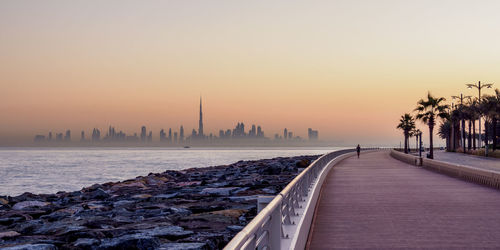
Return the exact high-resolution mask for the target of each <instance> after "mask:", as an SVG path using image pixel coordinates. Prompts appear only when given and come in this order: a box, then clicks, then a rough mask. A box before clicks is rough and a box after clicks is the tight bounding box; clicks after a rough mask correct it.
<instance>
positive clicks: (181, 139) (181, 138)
mask: <svg viewBox="0 0 500 250" xmlns="http://www.w3.org/2000/svg"><path fill="white" fill-rule="evenodd" d="M179 136H180V137H179V142H183V141H184V127H183V126H182V125H181V128H180V135H179Z"/></svg>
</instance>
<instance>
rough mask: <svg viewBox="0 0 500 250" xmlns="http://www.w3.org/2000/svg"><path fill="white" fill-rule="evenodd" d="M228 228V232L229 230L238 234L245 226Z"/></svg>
mask: <svg viewBox="0 0 500 250" xmlns="http://www.w3.org/2000/svg"><path fill="white" fill-rule="evenodd" d="M226 228H227V230H229V231H231V232H234V233H238V232H239V231H241V230H242V229H243V226H239V225H231V226H227V227H226Z"/></svg>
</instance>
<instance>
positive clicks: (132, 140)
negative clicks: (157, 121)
mask: <svg viewBox="0 0 500 250" xmlns="http://www.w3.org/2000/svg"><path fill="white" fill-rule="evenodd" d="M203 127H204V123H203V106H202V98H201V96H200V108H199V121H198V130H196V129H194V128H193V130H192V132H191V134H189V135H187V136H186V135H185V131H184V126H183V125H180V127H179V130H178V131H176V130H172V128H171V127H169V128H168V134H167V132H166V130H165V129H164V128H162V129H161V130H160V131H159V134H158V136H157V137H156V136H155V134H156V133H153V131H152V130H148V129H147V127H146V126H144V125H143V126H141V127H140V131H139V133H137V132H132V133H127V132H124V131H122V130H117V129H116V128H115V127H114V126H112V125H110V126H109V128H108V131H107V132H106V134H104V133H103V132H101V131H103V130H102V129H100V128H93V129H92V133H91V134H90V135H89V134H86V133H85V131H84V130H82V131H81V132H80V137H79V140H73V139H72V136H71V130H70V129H68V130H66V131H65V132H64V133H62V132H61V133H59V132H55V133H52V131H49V132H48V134H47V136H45V135H44V134H36V135H35V136H34V139H33V142H34V143H35V145H39V146H40V145H43V146H51V145H57V144H61V143H65V144H71V145H89V146H98V145H103V144H117V143H125V144H126V145H130V144H136V145H141V144H145V143H147V144H151V143H153V142H159V143H160V144H158V145H186V146H187V145H190V144H196V145H212V144H214V143H221V142H222V143H223V144H231V143H236V144H245V143H246V142H250V143H256V142H259V143H262V144H263V143H266V142H268V141H267V140H269V139H273V140H274V142H275V143H276V142H278V143H281V142H299V143H300V142H304V141H306V140H307V141H309V142H318V139H319V132H318V130H313V129H312V128H308V130H307V138H302V137H300V136H298V135H295V136H294V134H293V132H292V131H289V130H288V129H287V128H284V129H283V135H280V134H278V133H276V134H274V137H273V138H269V137H266V136H265V134H264V130H263V129H262V127H261V126H260V125H258V124H257V126H256V125H255V124H252V125H251V129H248V132H247V131H246V130H245V124H244V123H243V122H238V123H237V125H236V126H235V127H234V128H233V129H232V130H231V129H220V130H219V133H218V134H216V133H212V132H209V133H207V134H205V133H204V130H203ZM86 135H87V136H86ZM73 138H74V137H73ZM74 139H76V138H74ZM257 140H259V141H257Z"/></svg>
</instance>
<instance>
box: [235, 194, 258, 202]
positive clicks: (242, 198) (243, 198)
mask: <svg viewBox="0 0 500 250" xmlns="http://www.w3.org/2000/svg"><path fill="white" fill-rule="evenodd" d="M257 197H258V196H257V195H249V196H230V197H228V198H229V200H230V201H232V202H243V201H252V200H257Z"/></svg>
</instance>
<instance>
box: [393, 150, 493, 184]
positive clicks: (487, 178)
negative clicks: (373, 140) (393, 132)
mask: <svg viewBox="0 0 500 250" xmlns="http://www.w3.org/2000/svg"><path fill="white" fill-rule="evenodd" d="M391 156H392V157H393V158H394V159H397V160H400V161H402V162H406V163H408V164H412V165H416V166H419V165H421V166H422V167H423V168H425V169H428V170H432V171H435V172H438V173H441V174H445V175H448V176H451V177H455V178H459V179H462V180H465V181H469V182H474V183H477V184H481V185H485V186H489V187H492V188H496V189H500V173H498V172H494V171H490V170H486V169H480V168H475V167H470V166H464V165H460V164H452V163H448V162H443V161H438V160H434V159H427V158H420V157H417V156H413V155H408V154H404V153H401V152H398V151H396V150H394V149H392V150H391ZM418 163H420V164H418Z"/></svg>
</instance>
